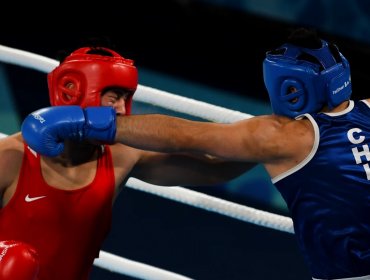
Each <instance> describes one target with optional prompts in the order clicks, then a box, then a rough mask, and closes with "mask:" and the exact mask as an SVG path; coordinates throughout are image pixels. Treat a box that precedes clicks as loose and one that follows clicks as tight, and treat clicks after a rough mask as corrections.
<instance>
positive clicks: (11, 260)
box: [0, 240, 39, 280]
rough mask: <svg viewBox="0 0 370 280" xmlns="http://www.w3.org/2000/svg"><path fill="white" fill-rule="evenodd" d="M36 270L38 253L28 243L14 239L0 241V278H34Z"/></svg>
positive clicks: (5, 279) (7, 279)
mask: <svg viewBox="0 0 370 280" xmlns="http://www.w3.org/2000/svg"><path fill="white" fill-rule="evenodd" d="M38 271H39V260H38V254H37V252H36V250H35V249H33V248H32V247H31V246H30V245H28V244H26V243H23V242H19V241H15V240H7V241H1V242H0V279H2V280H36V279H37V273H38Z"/></svg>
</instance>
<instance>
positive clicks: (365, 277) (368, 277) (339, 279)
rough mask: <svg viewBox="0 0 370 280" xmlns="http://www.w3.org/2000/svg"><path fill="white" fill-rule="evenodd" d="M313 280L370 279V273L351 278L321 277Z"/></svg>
mask: <svg viewBox="0 0 370 280" xmlns="http://www.w3.org/2000/svg"><path fill="white" fill-rule="evenodd" d="M312 280H370V275H365V276H360V277H351V278H336V279H319V278H313V277H312Z"/></svg>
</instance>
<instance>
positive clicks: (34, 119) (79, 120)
mask: <svg viewBox="0 0 370 280" xmlns="http://www.w3.org/2000/svg"><path fill="white" fill-rule="evenodd" d="M21 131H22V135H23V138H24V139H25V141H26V142H27V144H28V145H29V146H30V147H31V148H32V149H34V150H35V151H36V152H38V153H40V154H43V155H46V156H57V155H59V154H60V153H61V152H62V151H63V149H64V140H66V139H71V140H75V141H81V140H84V139H90V140H98V141H101V142H103V143H113V141H114V136H115V134H116V112H115V110H114V109H113V108H112V107H90V108H86V109H82V108H81V107H79V106H56V107H48V108H43V109H40V110H37V111H35V112H33V113H31V114H30V115H28V116H27V117H26V118H25V120H24V121H23V123H22V128H21Z"/></svg>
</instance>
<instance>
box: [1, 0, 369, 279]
mask: <svg viewBox="0 0 370 280" xmlns="http://www.w3.org/2000/svg"><path fill="white" fill-rule="evenodd" d="M226 2H227V1H225V2H223V1H214V3H218V4H217V5H216V4H210V2H209V1H208V2H207V1H140V0H135V1H130V3H126V1H125V2H122V3H119V2H117V3H116V2H114V3H111V2H110V1H108V2H106V1H104V2H96V3H95V4H92V3H88V2H86V3H85V2H81V3H79V5H77V3H69V2H63V3H61V2H60V3H54V4H55V6H54V8H51V7H40V8H39V7H37V4H36V3H32V5H31V4H27V3H24V4H22V5H23V6H22V10H23V15H22V17H21V16H19V14H18V12H19V11H18V10H17V9H18V7H14V8H13V7H11V8H9V9H7V10H4V13H5V12H7V13H9V15H10V18H11V20H10V19H9V18H5V17H4V18H2V19H1V21H0V23H1V24H2V26H3V30H2V31H1V32H0V44H2V45H5V46H9V47H14V48H18V49H22V50H27V51H30V52H34V53H36V54H41V55H44V56H47V57H51V58H57V57H58V54H59V53H60V51H62V50H65V51H71V50H74V49H75V48H77V47H79V46H82V45H83V44H84V43H85V42H86V40H87V39H88V38H92V37H98V38H106V39H108V40H109V41H110V42H111V44H112V45H111V46H113V47H114V48H115V49H116V50H117V51H119V52H120V53H121V54H122V55H123V56H125V57H128V58H132V59H134V60H135V62H136V65H137V67H138V69H139V75H140V69H141V68H145V69H149V70H153V71H157V72H158V73H162V74H168V75H171V76H175V77H178V78H181V79H184V80H186V81H188V82H189V83H197V84H202V85H207V86H210V87H212V88H217V89H220V90H225V91H226V92H229V93H230V96H229V97H230V98H233V97H234V96H242V97H248V98H253V99H255V100H257V101H261V102H266V104H268V96H267V93H266V91H265V88H264V85H263V80H262V60H263V58H264V54H265V52H266V51H267V50H269V49H271V48H274V47H277V46H279V45H280V44H281V43H283V42H284V40H285V38H286V36H287V35H288V34H289V32H290V30H291V29H292V28H295V27H297V26H301V25H303V24H305V25H307V26H314V25H315V24H318V26H314V27H317V29H318V31H319V34H320V35H322V37H324V38H326V39H328V40H331V41H334V42H335V43H337V44H338V45H339V47H340V50H341V52H342V53H343V54H344V55H345V56H346V57H347V59H348V60H349V61H350V63H351V70H352V81H353V91H354V93H353V98H354V99H361V98H365V97H366V95H367V94H368V84H369V83H368V82H369V77H370V73H369V72H370V71H369V67H368V64H369V58H370V53H369V43H368V41H367V40H368V38H367V37H366V38H365V37H363V38H361V36H357V37H356V38H354V37H353V36H351V34H350V33H341V32H338V30H336V29H330V28H328V27H327V26H325V25H322V26H320V23H325V19H326V17H328V15H326V14H325V13H324V12H323V6H322V5H323V2H324V1H308V2H310V3H311V4H312V3H314V4H313V5H317V9H315V8H310V9H309V8H307V9H306V11H307V12H309V13H310V15H311V17H310V16H309V15H307V16H306V17H300V18H301V19H302V21H301V22H299V21H294V22H291V21H287V20H284V19H281V18H273V17H267V16H266V15H261V14H256V13H252V12H249V11H247V10H245V9H243V8H238V7H237V5H234V6H233V7H230V5H222V4H225V3H226ZM231 2H233V3H237V1H231ZM242 2H243V1H239V3H242ZM17 3H18V2H17ZM320 3H321V4H320ZM338 3H341V1H338ZM353 3H357V4H358V3H360V2H359V1H353ZM18 5H19V3H18ZM15 6H17V4H16V5H15ZM320 9H322V10H320ZM362 11H364V13H365V14H364V15H365V17H367V14H366V12H367V6H365V7H363V8H362ZM333 12H335V11H334V10H333ZM303 19H306V20H303ZM307 19H310V20H307ZM351 20H353V19H351V18H350V15H343V18H342V24H346V22H347V21H348V22H350V21H351ZM354 28H355V27H354ZM338 29H339V28H338ZM5 67H6V68H7V70H8V72H7V73H8V77H9V80H10V81H11V86H12V90H13V92H14V98H15V103H16V109H17V112H18V114H19V115H20V116H21V118H23V117H24V116H26V115H27V114H28V113H30V112H31V111H33V110H36V109H38V108H40V107H44V106H48V104H49V103H48V96H47V94H46V92H47V85H46V79H45V74H44V73H39V72H36V71H30V70H28V69H23V68H20V67H17V66H12V65H5ZM141 82H145V81H142V80H140V83H141ZM30 89H32V90H30ZM247 113H248V112H247ZM257 187H258V186H257ZM200 191H204V192H206V193H211V194H213V195H218V196H221V197H224V198H226V199H229V200H233V201H236V202H240V203H245V204H246V205H249V206H255V207H258V208H262V209H264V210H266V211H274V212H277V213H281V214H286V212H279V210H278V209H274V208H273V207H271V205H267V204H263V203H259V202H257V201H254V200H250V201H248V200H245V199H243V200H242V199H240V197H239V198H238V197H232V196H230V195H228V193H227V192H225V191H224V189H223V188H222V187H219V188H215V189H203V190H202V189H200ZM103 250H106V251H108V252H112V253H115V254H118V255H121V256H123V257H126V258H129V259H132V260H136V261H140V262H144V263H147V264H150V265H154V266H158V267H160V268H164V269H167V270H170V271H173V272H177V273H180V274H183V275H186V276H188V277H191V278H194V279H199V280H231V279H235V280H241V279H251V280H259V279H261V280H265V279H285V280H288V279H292V280H293V279H294V280H295V279H302V280H307V279H310V276H309V273H308V270H307V268H306V267H305V266H304V264H303V261H302V257H301V255H300V254H299V252H298V250H297V247H296V243H295V240H294V236H293V235H291V234H288V233H284V232H279V231H276V230H271V229H267V228H264V227H259V226H255V225H252V224H248V223H245V222H241V221H238V220H234V219H231V218H228V217H224V216H221V215H218V214H214V213H210V212H207V211H205V210H200V209H196V208H194V207H191V206H187V205H182V204H179V203H176V202H172V201H170V200H167V199H163V198H160V197H156V196H153V195H150V194H146V193H143V192H138V191H135V190H132V189H128V188H125V189H124V190H123V192H122V194H121V195H120V197H119V199H118V201H117V203H116V204H115V206H114V224H113V228H112V232H111V234H110V236H109V238H108V239H107V241H106V243H105V244H104V247H103ZM91 279H117V280H118V279H132V278H130V277H126V276H119V275H117V274H112V273H109V272H107V271H105V270H101V269H99V268H96V267H95V268H94V271H93V274H92V277H91Z"/></svg>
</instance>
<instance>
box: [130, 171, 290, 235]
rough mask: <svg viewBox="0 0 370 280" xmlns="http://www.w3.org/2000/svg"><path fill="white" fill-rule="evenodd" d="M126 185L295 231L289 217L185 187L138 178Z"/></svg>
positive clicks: (227, 214) (243, 218) (216, 211)
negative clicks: (161, 184) (155, 183)
mask: <svg viewBox="0 0 370 280" xmlns="http://www.w3.org/2000/svg"><path fill="white" fill-rule="evenodd" d="M126 186H128V187H130V188H133V189H136V190H140V191H145V192H148V193H151V194H155V195H158V196H161V197H164V198H168V199H171V200H175V201H177V202H181V203H184V204H188V205H191V206H194V207H197V208H201V209H205V210H208V211H211V212H215V213H219V214H222V215H225V216H229V217H232V218H234V219H238V220H241V221H244V222H249V223H252V224H256V225H259V226H264V227H268V228H272V229H276V230H280V231H285V232H289V233H293V222H292V220H291V219H290V218H289V217H284V216H279V215H277V214H272V213H269V212H264V211H261V210H257V209H254V208H251V207H247V206H244V205H240V204H237V203H234V202H230V201H227V200H224V199H220V198H217V197H213V196H210V195H207V194H204V193H200V192H196V191H193V190H189V189H186V188H183V187H178V186H173V187H163V186H156V185H152V184H149V183H146V182H143V181H141V180H138V179H136V178H130V179H129V180H128V181H127V183H126Z"/></svg>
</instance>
